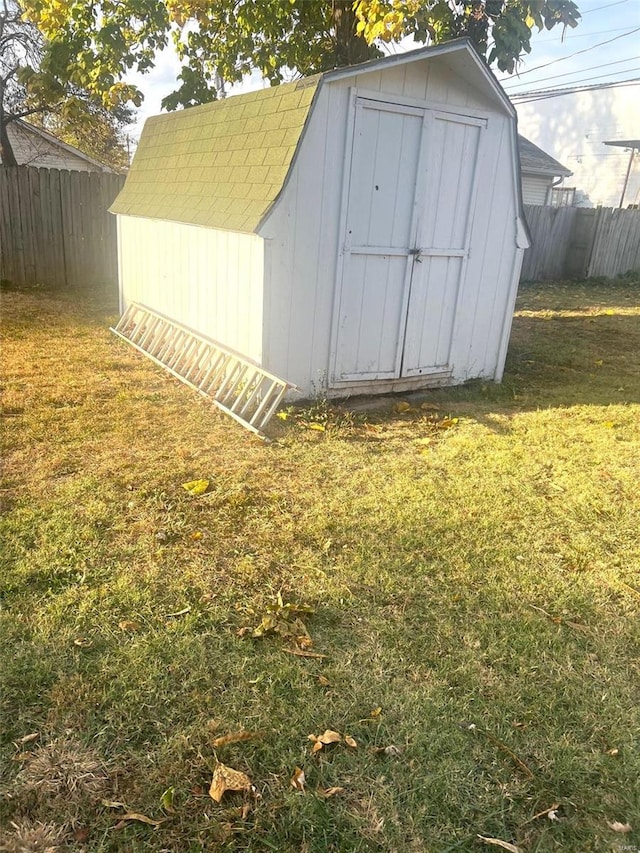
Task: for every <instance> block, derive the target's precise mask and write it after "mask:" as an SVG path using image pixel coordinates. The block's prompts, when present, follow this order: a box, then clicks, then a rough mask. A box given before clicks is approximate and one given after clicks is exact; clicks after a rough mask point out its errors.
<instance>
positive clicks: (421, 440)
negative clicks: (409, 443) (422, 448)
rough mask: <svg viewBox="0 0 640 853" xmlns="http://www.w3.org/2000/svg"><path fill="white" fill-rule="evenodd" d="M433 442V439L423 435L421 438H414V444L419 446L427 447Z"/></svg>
mask: <svg viewBox="0 0 640 853" xmlns="http://www.w3.org/2000/svg"><path fill="white" fill-rule="evenodd" d="M432 442H433V438H431V437H430V436H428V435H425V436H424V437H423V438H416V440H415V443H416V444H420V445H427V444H431V443H432Z"/></svg>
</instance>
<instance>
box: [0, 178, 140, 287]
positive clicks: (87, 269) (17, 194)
mask: <svg viewBox="0 0 640 853" xmlns="http://www.w3.org/2000/svg"><path fill="white" fill-rule="evenodd" d="M123 184H124V176H123V175H115V174H112V173H109V172H68V171H66V170H62V169H37V168H34V167H32V166H13V167H10V166H0V279H7V280H9V281H11V282H12V283H13V284H18V285H32V284H44V285H47V286H49V287H54V288H65V287H70V288H78V289H82V290H92V289H94V290H95V289H108V288H115V287H116V285H117V281H118V253H117V242H116V218H115V216H112V215H111V214H110V213H108V208H109V206H110V205H111V202H112V201H113V200H114V198H115V197H116V195H117V194H118V192H119V191H120V189H121V188H122V185H123Z"/></svg>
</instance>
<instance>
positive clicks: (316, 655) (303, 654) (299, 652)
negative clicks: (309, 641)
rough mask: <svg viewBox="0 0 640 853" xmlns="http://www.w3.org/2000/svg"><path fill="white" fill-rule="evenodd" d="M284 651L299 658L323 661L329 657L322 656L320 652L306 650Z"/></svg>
mask: <svg viewBox="0 0 640 853" xmlns="http://www.w3.org/2000/svg"><path fill="white" fill-rule="evenodd" d="M282 651H283V652H286V653H287V654H288V655H296V656H297V657H299V658H317V659H319V660H322V659H324V658H326V657H328V655H322V654H320V652H309V651H305V649H283V650H282Z"/></svg>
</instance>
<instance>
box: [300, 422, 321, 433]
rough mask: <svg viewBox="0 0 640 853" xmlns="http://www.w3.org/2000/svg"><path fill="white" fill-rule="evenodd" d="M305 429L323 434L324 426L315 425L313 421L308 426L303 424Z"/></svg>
mask: <svg viewBox="0 0 640 853" xmlns="http://www.w3.org/2000/svg"><path fill="white" fill-rule="evenodd" d="M305 426H306V428H307V429H315V430H316V431H317V432H325V426H324V424H319V423H316V422H315V421H314V422H312V423H310V424H305Z"/></svg>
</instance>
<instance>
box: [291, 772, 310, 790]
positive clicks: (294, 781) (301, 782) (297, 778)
mask: <svg viewBox="0 0 640 853" xmlns="http://www.w3.org/2000/svg"><path fill="white" fill-rule="evenodd" d="M305 783H306V777H305V775H304V770H302V768H300V767H296V769H295V770H294V771H293V776H292V777H291V787H292V788H295V789H296V791H302V793H304V786H305Z"/></svg>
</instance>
